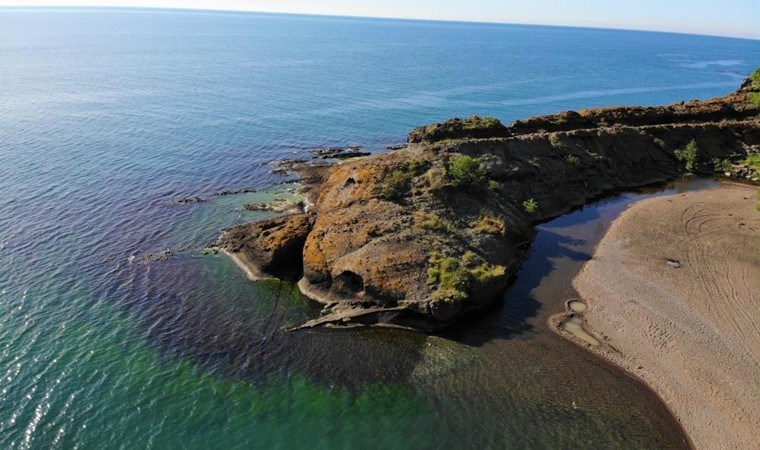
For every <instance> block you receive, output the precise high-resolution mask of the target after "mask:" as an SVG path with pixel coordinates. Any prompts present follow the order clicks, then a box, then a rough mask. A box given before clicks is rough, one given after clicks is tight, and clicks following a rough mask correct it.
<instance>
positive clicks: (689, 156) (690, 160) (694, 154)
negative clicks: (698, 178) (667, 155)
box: [675, 139, 699, 172]
mask: <svg viewBox="0 0 760 450" xmlns="http://www.w3.org/2000/svg"><path fill="white" fill-rule="evenodd" d="M698 154H699V147H698V146H697V141H695V140H694V139H692V140H691V142H689V143H688V144H686V147H685V148H683V149H680V150H676V151H675V155H676V159H678V160H679V161H681V162H682V163H684V167H685V168H686V170H688V171H689V172H693V171H694V168H695V167H696V165H697V158H698V156H699V155H698Z"/></svg>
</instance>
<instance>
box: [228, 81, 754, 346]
mask: <svg viewBox="0 0 760 450" xmlns="http://www.w3.org/2000/svg"><path fill="white" fill-rule="evenodd" d="M752 89H753V87H752V86H751V85H746V84H745V85H743V87H742V89H741V90H739V91H737V92H736V93H733V94H730V95H728V96H726V97H722V98H718V99H713V100H709V101H705V102H689V103H684V104H677V105H673V106H669V107H658V108H608V109H597V110H585V111H580V112H578V113H572V112H566V113H562V114H559V115H554V116H546V117H540V118H534V119H528V120H527V121H524V122H516V123H515V124H513V125H511V126H510V127H508V128H507V127H504V126H503V125H501V123H498V125H495V124H494V122H493V120H491V119H481V118H475V119H472V118H471V119H467V120H470V123H469V124H467V123H465V122H466V121H461V120H459V121H450V122H447V123H445V124H441V125H439V126H435V125H433V126H427V127H421V128H419V129H415V130H414V131H413V132H412V133H411V134H410V137H409V142H411V143H412V144H410V145H409V146H408V147H407V148H405V149H401V150H397V151H393V152H390V153H386V154H381V155H375V156H372V157H368V158H363V159H357V160H351V161H347V162H344V163H342V164H337V165H333V166H331V167H328V168H324V169H322V171H323V172H322V173H321V175H320V176H318V177H315V179H318V180H319V183H318V184H315V185H312V186H310V187H309V188H310V189H311V190H310V195H311V196H312V200H313V203H314V207H313V208H312V209H311V210H310V214H309V215H305V214H299V215H292V216H286V217H280V218H276V219H271V220H267V221H263V222H257V223H253V224H248V225H243V226H239V227H233V228H231V229H228V230H226V232H225V235H224V236H223V238H222V239H221V241H220V244H221V245H222V247H224V248H225V249H227V251H229V252H233V253H242V254H244V255H246V257H247V259H248V260H249V261H250V262H251V263H253V264H254V265H257V267H258V268H260V270H262V271H263V272H266V273H269V274H271V275H274V276H278V277H282V278H289V279H297V278H299V277H300V281H299V286H300V287H301V289H302V291H303V292H304V293H305V294H307V295H308V296H310V297H311V298H313V299H315V300H317V301H319V302H322V303H323V304H324V305H325V309H324V311H323V316H322V317H320V318H318V319H315V320H313V321H312V322H310V323H307V324H306V326H317V325H323V324H338V325H350V324H378V323H380V324H388V325H401V326H407V327H413V328H417V329H422V330H426V331H433V330H437V329H440V328H443V327H446V326H448V325H450V324H452V323H453V322H455V321H456V320H457V319H458V318H460V317H462V315H464V314H466V313H467V312H469V311H472V310H475V309H478V308H482V307H483V306H485V305H488V304H489V303H491V302H493V301H494V300H495V299H498V298H499V296H500V295H501V293H502V292H503V291H504V289H505V288H506V287H507V284H508V282H509V279H510V277H511V276H512V275H513V274H514V273H515V272H516V271H517V269H518V268H519V266H520V263H521V262H522V261H523V259H524V258H525V257H526V256H527V252H528V247H529V244H530V242H531V240H532V238H533V235H534V234H535V229H534V227H533V226H534V224H536V223H538V222H540V221H542V220H546V219H549V218H552V217H556V216H558V215H560V214H563V213H565V212H567V211H569V210H571V209H573V208H575V207H578V206H581V205H583V204H584V203H585V202H587V201H589V200H590V199H592V198H595V197H598V196H600V195H604V194H610V193H614V192H616V191H619V190H622V189H630V188H634V187H638V186H643V185H646V184H651V183H655V182H661V181H665V180H668V179H671V178H674V177H676V176H678V175H680V174H682V173H684V172H685V170H684V163H683V162H682V161H680V160H679V159H678V158H677V157H676V156H675V150H677V149H681V148H684V147H685V146H686V145H687V144H688V143H689V142H690V141H692V140H693V141H695V142H696V144H697V145H698V148H699V153H698V158H697V161H695V168H694V169H693V170H694V171H697V172H710V171H712V163H711V161H712V160H713V159H714V158H728V159H738V158H745V157H746V155H747V153H748V149H752V148H757V146H758V145H760V121H759V120H758V118H757V115H758V113H760V109H759V108H758V107H756V106H754V105H752V103H751V102H750V101H749V100H748V98H747V94H748V93H749V92H750V91H752ZM481 125H482V126H481ZM479 126H480V127H479ZM472 130H476V131H474V132H473V131H472ZM311 175H313V174H311Z"/></svg>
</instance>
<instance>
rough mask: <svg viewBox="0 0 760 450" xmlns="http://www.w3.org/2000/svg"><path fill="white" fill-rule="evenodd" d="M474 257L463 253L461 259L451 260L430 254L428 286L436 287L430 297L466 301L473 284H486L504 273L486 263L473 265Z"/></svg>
mask: <svg viewBox="0 0 760 450" xmlns="http://www.w3.org/2000/svg"><path fill="white" fill-rule="evenodd" d="M475 260H476V256H475V254H474V253H472V252H467V253H465V254H464V255H463V256H462V258H452V257H447V256H443V255H441V254H439V253H431V254H430V256H429V259H428V263H429V267H428V284H429V285H438V287H437V288H436V289H435V291H434V292H433V294H432V295H431V297H432V298H433V299H435V300H445V301H461V300H465V299H467V296H468V294H467V293H468V291H469V290H470V289H471V288H472V287H473V285H474V284H478V283H480V284H482V283H486V282H488V281H490V280H492V279H494V278H498V277H502V276H504V274H505V273H506V268H505V267H504V266H499V265H492V264H489V263H487V262H484V263H482V264H475Z"/></svg>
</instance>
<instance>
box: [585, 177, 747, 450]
mask: <svg viewBox="0 0 760 450" xmlns="http://www.w3.org/2000/svg"><path fill="white" fill-rule="evenodd" d="M756 190H757V189H756V188H751V187H746V186H740V185H735V184H726V185H723V186H721V187H719V188H717V189H711V190H705V191H699V192H691V193H687V194H680V195H675V196H669V197H661V198H654V199H649V200H645V201H642V202H639V203H637V204H635V205H633V206H632V207H631V208H630V209H628V210H627V211H626V212H624V213H623V214H622V216H621V217H620V218H619V219H617V220H616V221H615V222H614V223H613V224H612V226H611V228H610V230H609V231H608V233H607V235H606V236H605V237H604V239H603V240H602V242H601V243H600V244H599V246H598V247H597V249H596V252H595V255H594V258H593V259H592V260H590V261H589V262H588V263H587V264H586V265H585V266H584V268H583V270H582V271H581V273H580V274H579V275H578V276H577V277H576V278H575V280H574V282H573V284H574V286H575V288H576V289H577V290H578V293H579V294H580V296H581V298H582V299H583V300H584V301H585V302H586V303H587V305H588V307H589V308H588V310H587V311H586V312H585V313H584V315H583V319H584V321H585V326H586V328H587V329H588V330H589V331H590V332H591V333H592V334H594V335H595V336H596V337H597V338H599V340H600V341H602V342H603V344H601V345H599V346H597V347H595V348H594V350H595V351H597V352H599V353H602V354H603V355H604V356H606V357H608V358H610V359H612V360H613V361H614V362H616V363H617V364H619V365H621V366H623V367H624V368H626V369H627V370H629V371H630V372H632V373H634V374H636V375H637V376H639V377H641V378H642V379H643V380H644V381H645V382H647V383H648V384H649V385H650V386H651V387H652V388H653V389H654V390H655V391H656V392H658V393H659V394H660V396H661V397H662V398H663V400H664V401H665V403H666V404H667V405H668V406H669V407H670V408H671V409H672V410H673V412H674V413H675V415H676V417H677V418H678V419H679V420H680V421H681V423H682V424H683V426H684V428H685V429H686V432H687V433H688V434H689V436H690V437H691V439H692V440H693V442H694V444H695V446H696V447H697V448H700V449H702V448H704V449H749V448H760V211H758V210H757V209H756V205H757V204H758V200H757V198H756Z"/></svg>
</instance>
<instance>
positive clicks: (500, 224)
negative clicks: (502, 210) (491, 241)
mask: <svg viewBox="0 0 760 450" xmlns="http://www.w3.org/2000/svg"><path fill="white" fill-rule="evenodd" d="M472 228H473V229H475V231H480V232H481V233H485V234H491V235H494V236H503V235H504V234H505V233H506V231H507V227H506V226H505V225H504V220H503V219H501V218H500V217H497V216H494V215H491V214H483V215H481V216H480V217H478V220H476V221H475V222H474V223H473V226H472Z"/></svg>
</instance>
